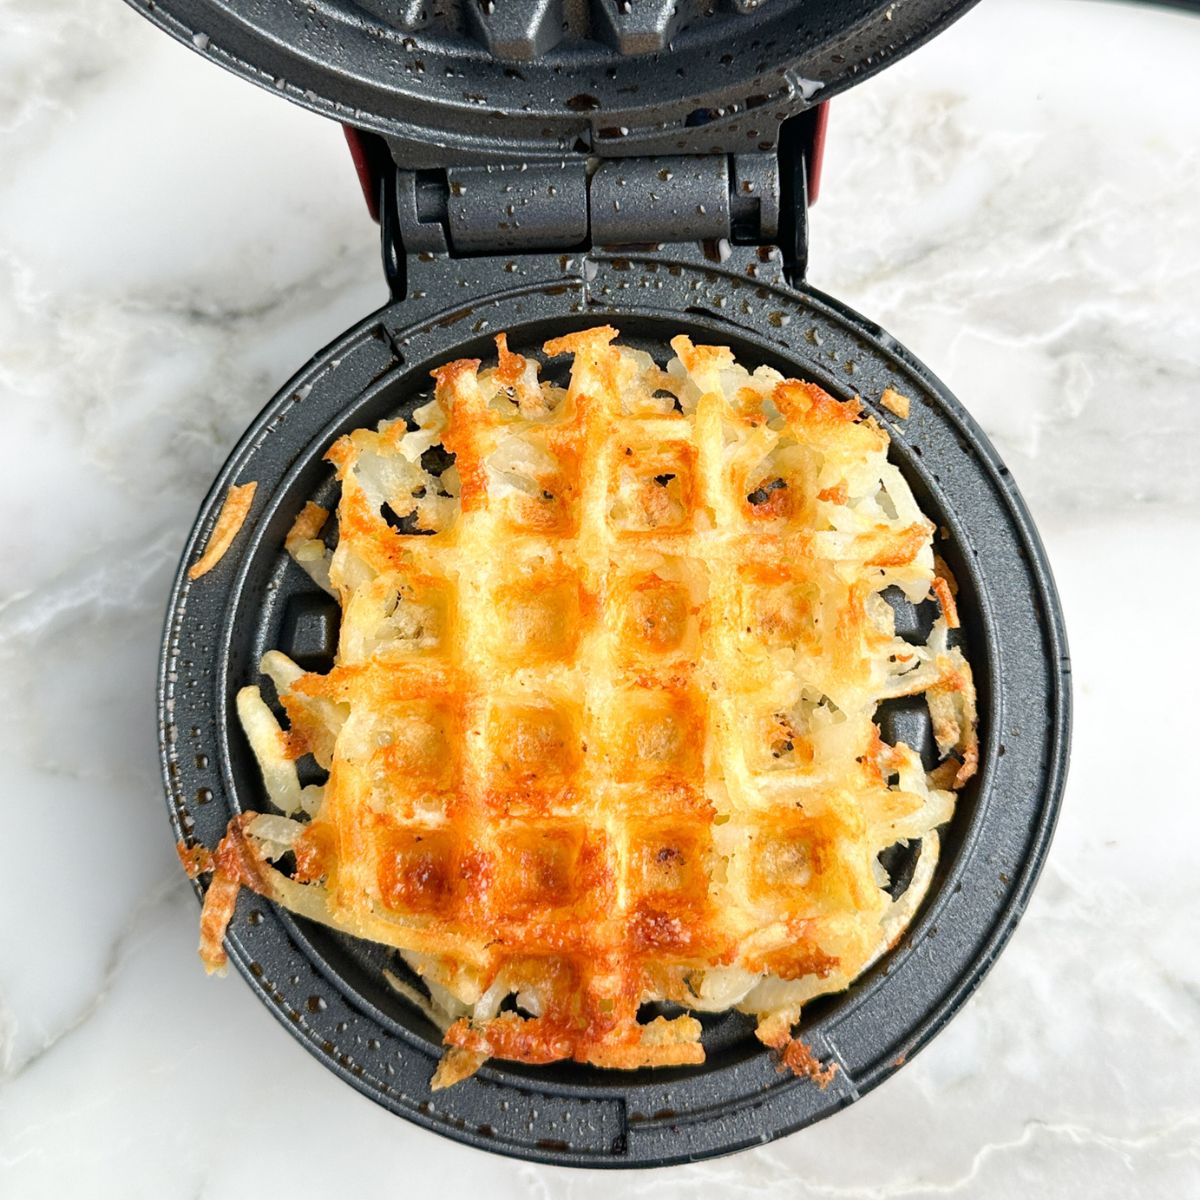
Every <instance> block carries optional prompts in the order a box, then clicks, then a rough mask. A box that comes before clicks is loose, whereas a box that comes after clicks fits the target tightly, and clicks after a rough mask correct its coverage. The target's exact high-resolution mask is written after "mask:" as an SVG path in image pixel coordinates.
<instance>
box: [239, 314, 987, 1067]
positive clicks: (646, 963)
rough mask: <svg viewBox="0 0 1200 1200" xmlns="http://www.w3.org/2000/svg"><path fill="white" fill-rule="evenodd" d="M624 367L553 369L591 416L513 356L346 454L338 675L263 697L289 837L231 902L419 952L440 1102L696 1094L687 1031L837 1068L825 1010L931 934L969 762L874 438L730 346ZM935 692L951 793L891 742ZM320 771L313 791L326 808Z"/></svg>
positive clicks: (260, 745) (577, 362) (941, 626)
mask: <svg viewBox="0 0 1200 1200" xmlns="http://www.w3.org/2000/svg"><path fill="white" fill-rule="evenodd" d="M615 337H616V332H615V331H614V330H612V329H608V328H602V329H594V330H589V331H585V332H583V333H580V334H573V335H570V336H568V337H566V338H561V339H558V340H557V341H555V342H551V343H549V344H547V346H546V352H547V354H549V355H557V354H563V353H572V354H574V361H573V369H572V375H571V383H570V387H569V389H567V390H565V391H564V390H563V389H559V388H555V387H552V386H550V385H548V384H541V383H540V382H539V380H538V374H537V365H536V363H535V362H533V361H532V360H526V359H525V358H522V357H521V356H518V355H515V354H511V353H510V352H509V351H508V349H507V346H506V344H505V343H504V340H503V338H501V339H500V340H499V344H498V349H499V365H498V366H497V367H495V368H491V369H487V370H483V371H480V369H479V366H480V364H479V363H478V362H475V361H460V362H455V363H451V364H449V365H447V366H446V367H443V368H441V369H440V370H439V371H438V372H436V373H435V374H436V380H437V387H436V393H435V398H434V401H433V402H431V404H429V405H428V406H426V407H425V408H424V409H422V410H418V414H417V422H416V428H415V429H414V428H412V427H411V426H409V425H406V424H405V423H404V422H393V423H385V424H384V425H382V426H380V428H379V429H378V430H376V431H370V430H359V431H356V432H355V433H354V434H351V435H349V436H348V437H346V438H343V439H341V440H340V441H339V442H338V443H337V444H336V445H335V446H334V447H333V449H332V450H331V452H330V455H329V457H330V459H331V460H332V461H333V463H334V465H335V467H336V468H337V471H338V474H339V478H340V480H341V485H342V494H341V501H340V504H339V511H338V542H337V546H336V549H335V550H334V552H333V554H332V558H331V559H330V558H329V556H328V554H327V552H326V551H325V548H324V544H323V543H322V542H321V540H320V531H321V527H322V525H323V524H324V522H325V518H326V516H327V514H325V513H324V511H323V510H321V509H317V508H316V506H315V505H310V506H309V507H308V508H307V509H306V510H305V512H304V513H302V514H301V517H300V519H299V520H298V521H297V523H296V526H295V528H294V529H293V531H292V535H291V536H290V537H289V539H288V549H289V551H290V552H291V553H292V554H293V556H294V557H295V558H296V559H297V561H299V562H300V563H301V564H302V565H303V566H305V567H306V569H308V570H309V571H310V573H312V574H313V577H314V578H316V579H317V580H318V581H319V582H321V583H322V584H323V586H327V587H329V588H330V589H331V590H332V591H334V592H335V594H337V595H338V597H339V599H340V601H341V604H342V608H343V624H342V631H341V638H340V644H339V651H338V655H337V661H336V665H335V666H334V668H333V670H332V671H331V672H330V673H329V674H327V675H316V674H304V673H302V672H300V671H299V669H298V668H295V667H294V665H293V664H290V663H288V661H287V660H286V659H284V658H283V656H282V655H277V654H273V655H268V661H265V662H264V664H263V666H264V670H265V671H266V672H267V673H268V674H269V675H271V677H272V678H273V680H274V682H275V685H276V689H277V692H278V694H279V696H280V699H281V702H282V704H283V707H284V708H285V709H286V712H287V716H288V722H289V729H288V730H287V731H286V732H285V731H283V730H281V729H280V728H279V726H278V725H277V724H275V719H274V717H273V715H271V713H270V711H269V710H268V709H267V707H266V705H265V704H264V702H263V701H262V698H261V696H260V695H259V693H258V689H256V688H249V689H246V691H245V692H243V694H242V696H241V697H240V698H239V711H240V713H241V716H242V720H243V724H244V725H245V727H246V730H247V733H248V735H249V737H250V740H251V743H252V745H253V747H254V749H255V751H256V753H257V754H258V757H259V759H260V762H262V764H263V767H264V778H265V780H266V783H267V787H268V791H269V793H270V794H271V798H272V800H273V801H274V802H275V803H276V805H277V807H279V808H281V809H282V810H283V811H284V812H285V813H288V814H289V818H287V819H284V818H276V817H261V818H257V819H252V820H251V821H250V822H248V823H247V824H246V825H245V826H244V836H243V837H242V839H241V841H240V842H239V845H242V846H243V847H248V848H249V852H250V857H251V858H252V859H253V860H254V862H255V863H256V864H257V865H255V866H253V867H252V868H251V869H249V870H245V869H243V871H242V875H243V878H242V879H241V882H242V883H246V884H248V885H249V886H252V887H256V888H257V890H260V891H264V892H266V893H267V894H269V895H272V896H274V898H276V899H278V900H280V901H281V902H282V903H284V904H286V905H288V906H289V907H292V908H294V909H296V910H297V911H300V912H303V913H305V915H309V916H313V917H316V919H319V920H325V921H327V922H328V923H330V924H333V925H335V926H337V927H339V928H343V929H346V930H347V931H349V932H352V933H356V934H358V935H359V936H365V937H371V938H374V939H375V940H378V941H382V942H385V943H387V944H389V945H392V946H394V947H396V948H397V949H398V950H399V951H400V952H401V953H402V954H403V955H404V956H405V958H406V960H407V961H408V962H409V964H410V965H411V966H413V967H414V968H415V969H416V970H417V971H418V972H419V973H420V974H421V976H422V977H423V979H424V980H425V983H426V984H427V987H428V991H429V996H428V998H426V997H424V996H414V999H416V1000H418V1002H421V1003H423V1004H425V1005H426V1006H427V1007H428V1009H429V1011H430V1013H431V1015H433V1016H434V1018H435V1019H438V1020H439V1021H440V1023H441V1024H442V1025H443V1026H444V1027H445V1029H446V1033H445V1040H446V1044H447V1046H448V1047H450V1050H449V1052H448V1054H447V1056H446V1058H445V1059H444V1060H443V1063H442V1066H441V1067H440V1068H439V1072H438V1076H437V1077H436V1078H435V1085H437V1086H444V1085H447V1084H450V1083H453V1082H455V1081H456V1080H457V1079H460V1078H462V1077H463V1076H465V1075H467V1074H470V1073H471V1072H472V1071H473V1070H474V1069H476V1068H477V1067H478V1066H479V1065H480V1063H481V1062H483V1061H484V1060H485V1059H486V1058H488V1057H492V1056H496V1057H503V1058H513V1059H521V1060H523V1061H527V1062H545V1061H551V1060H554V1059H560V1058H575V1059H578V1060H581V1061H587V1062H591V1063H594V1064H597V1065H600V1066H615V1067H633V1066H641V1065H664V1064H679V1063H689V1062H698V1061H701V1060H702V1059H703V1048H702V1046H701V1044H700V1040H699V1035H700V1025H699V1022H698V1021H697V1020H696V1019H695V1017H694V1016H692V1015H690V1014H688V1013H678V1014H675V1015H673V1014H670V1013H668V1014H667V1015H661V1014H660V1015H655V1016H654V1017H653V1018H652V1019H645V1010H644V1009H642V1006H643V1005H644V1004H645V1003H647V1002H649V1001H668V1002H672V1003H674V1004H677V1005H680V1006H682V1007H683V1008H685V1009H690V1010H693V1011H704V1010H706V1009H707V1010H717V1009H724V1008H728V1007H730V1006H732V1005H735V1004H736V1005H738V1006H740V1007H742V1008H743V1009H745V1010H746V1011H749V1012H752V1013H754V1014H755V1015H757V1016H758V1018H759V1022H760V1024H759V1036H760V1037H761V1038H762V1039H763V1040H764V1041H766V1042H768V1043H769V1044H771V1045H774V1046H776V1047H777V1048H778V1049H780V1050H781V1051H782V1052H783V1054H784V1058H785V1060H786V1061H789V1062H790V1065H792V1066H794V1067H796V1069H798V1070H799V1069H804V1070H808V1071H809V1072H810V1073H817V1071H816V1067H815V1064H813V1063H811V1062H809V1061H808V1060H806V1059H805V1057H804V1054H803V1052H802V1049H801V1048H800V1047H799V1044H798V1043H796V1042H795V1041H794V1039H792V1038H791V1030H792V1026H793V1025H794V1023H795V1021H796V1020H798V1018H799V1015H800V1007H801V1005H802V1004H803V1003H804V1002H805V1001H807V1000H808V999H810V998H811V997H812V996H813V995H816V994H820V993H822V992H825V991H830V990H837V989H839V988H841V987H844V986H846V985H847V984H848V983H849V982H850V981H851V980H852V979H853V978H854V977H855V976H856V975H857V974H859V973H860V972H861V970H862V969H863V967H864V966H865V965H866V964H867V963H868V962H869V961H870V960H871V959H872V957H873V956H875V955H876V954H877V953H878V952H879V951H880V950H881V949H882V948H884V947H885V946H886V944H887V943H888V942H889V941H890V940H891V939H893V938H894V937H895V936H896V933H897V931H898V929H900V928H902V927H903V923H904V922H906V921H907V920H908V919H909V918H910V917H911V915H912V910H913V909H914V908H915V905H916V903H917V902H918V901H919V898H920V893H921V892H922V890H923V887H924V886H925V885H926V884H927V880H928V877H929V875H930V873H931V871H932V860H933V858H934V857H935V856H936V836H935V835H934V834H933V832H932V831H933V830H934V829H935V827H936V826H937V825H939V824H941V823H942V822H944V821H945V820H946V819H948V817H949V816H950V815H951V812H952V809H953V792H952V790H951V788H952V787H953V786H954V785H955V784H957V783H961V782H962V780H963V779H964V778H965V777H966V774H968V773H969V769H970V767H971V766H972V765H973V761H974V758H973V755H974V745H975V743H974V734H975V731H974V713H973V695H972V693H971V691H970V676H969V670H968V668H967V667H966V664H965V662H964V660H963V659H962V656H961V653H960V652H959V651H958V650H957V649H955V648H954V647H953V646H952V645H951V644H950V643H949V641H948V640H947V636H946V635H947V632H948V628H949V627H951V626H952V625H953V624H956V623H957V622H956V617H954V614H953V612H952V600H951V599H950V597H949V595H948V592H947V590H946V587H945V584H944V581H943V585H942V588H941V590H938V589H936V588H934V587H933V585H934V582H935V580H936V576H935V573H934V563H933V556H932V550H931V539H932V528H931V526H930V525H929V523H928V521H926V520H925V518H924V517H923V516H922V515H921V514H920V512H919V510H918V509H917V507H916V504H915V501H913V499H912V496H911V493H910V492H909V490H908V488H907V485H906V484H904V482H903V480H902V478H901V477H900V476H899V474H898V472H896V471H895V468H894V467H892V466H891V465H890V464H889V463H888V462H887V460H886V449H887V438H886V435H885V434H884V433H883V432H882V430H881V429H880V428H879V427H878V426H877V425H876V424H875V423H874V422H873V421H870V420H866V421H864V420H862V419H861V413H860V408H859V406H857V405H855V404H846V403H841V402H838V401H836V400H834V399H832V398H831V397H829V396H827V395H826V394H825V393H824V392H822V391H821V390H820V389H819V388H816V387H814V386H813V385H809V384H803V383H799V382H797V381H785V380H783V379H781V378H780V377H779V376H778V375H776V374H775V373H774V372H771V371H769V370H765V369H760V370H759V371H758V372H755V373H754V374H753V375H751V374H749V373H747V372H746V371H744V370H743V369H741V368H740V367H738V366H737V365H736V364H735V363H734V362H733V359H732V356H731V355H730V354H729V352H728V351H726V350H722V349H720V348H716V347H695V346H693V345H692V344H691V343H690V342H689V341H688V340H687V339H686V338H678V339H676V340H675V341H674V342H673V343H672V346H673V349H674V350H675V353H676V358H675V359H674V360H673V361H672V363H671V364H670V365H669V368H668V369H667V370H665V371H664V370H662V369H660V368H659V367H657V366H656V365H654V363H653V362H652V361H651V360H650V358H649V356H648V355H644V354H641V353H638V352H635V351H631V350H628V349H625V348H622V347H620V346H619V345H617V344H615ZM437 447H442V448H444V451H446V452H448V453H449V454H450V455H451V456H453V461H452V465H450V466H448V467H447V466H446V459H445V457H444V456H441V455H440V454H439V451H438V450H437V449H436V448H437ZM890 586H897V587H901V588H903V589H904V590H905V591H906V593H908V594H909V596H910V599H913V600H919V599H924V598H925V597H926V596H927V595H929V594H930V592H931V589H932V590H934V591H936V592H937V595H938V596H939V598H940V599H942V601H943V610H944V615H943V617H942V618H941V619H940V621H939V623H938V625H937V626H936V627H935V634H934V637H933V638H932V639H931V641H930V644H929V645H928V646H926V647H912V646H909V645H908V643H906V642H904V641H903V639H899V638H897V637H896V635H895V632H894V628H893V626H892V618H891V610H890V608H889V606H888V605H887V603H886V601H884V600H883V599H882V598H881V595H880V594H881V592H882V591H883V590H884V589H885V588H887V587H890ZM915 693H924V694H925V695H926V697H927V699H928V700H929V703H930V711H931V714H932V715H933V718H934V727H935V731H936V732H937V736H938V742H939V747H940V748H941V749H942V751H943V753H944V755H945V756H946V764H944V767H943V768H940V771H941V774H940V775H939V774H938V773H934V776H932V777H931V776H928V775H927V774H926V772H925V770H924V768H923V767H922V765H921V763H920V760H919V758H918V756H917V755H916V753H915V752H914V751H913V750H912V749H911V748H909V747H906V746H903V745H899V746H895V747H892V746H888V745H887V744H885V743H883V742H882V741H881V739H880V736H879V731H878V728H877V726H876V725H875V724H874V721H873V717H874V714H875V710H876V707H877V705H878V704H879V702H880V701H881V700H882V699H884V698H887V697H888V696H895V695H903V694H915ZM306 753H312V754H313V755H314V756H315V757H316V759H317V761H318V762H320V763H321V765H323V766H325V767H326V768H327V769H328V770H329V777H328V780H327V782H326V783H325V784H324V785H322V786H319V787H312V788H308V789H300V788H299V786H298V782H297V779H296V776H295V766H294V763H295V760H296V759H297V758H298V757H300V756H301V755H303V754H306ZM305 815H307V816H308V817H309V818H310V819H309V820H304V819H303V818H304V816H305ZM295 817H299V818H300V820H295V819H291V818H295ZM231 836H232V832H231ZM902 838H924V839H925V842H924V843H923V844H924V845H927V847H928V848H930V849H931V850H932V854H923V855H922V863H923V865H922V864H918V871H917V875H916V877H915V879H914V884H913V885H910V888H909V893H908V894H906V896H905V897H903V898H902V899H901V900H900V901H899V902H894V901H893V900H892V898H891V897H890V896H889V894H888V892H887V891H886V885H887V883H888V880H887V877H886V873H885V872H884V871H883V869H882V868H881V867H880V866H879V863H878V855H879V853H880V852H881V851H882V850H884V849H886V848H887V847H888V846H891V845H893V844H895V842H896V841H897V840H900V839H902ZM227 840H228V839H227ZM287 850H291V851H293V852H294V853H295V856H296V868H295V870H294V871H292V872H291V873H290V874H289V873H285V872H281V871H279V870H277V869H276V868H273V867H271V866H269V865H268V862H267V860H269V859H271V858H279V857H280V856H281V855H282V854H283V853H285V852H286V851H287ZM218 857H219V855H218ZM227 873H228V871H227ZM922 880H923V881H924V882H922Z"/></svg>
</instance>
